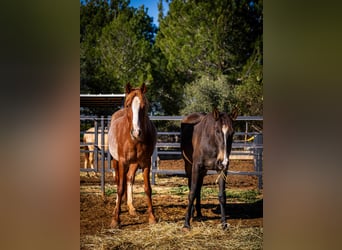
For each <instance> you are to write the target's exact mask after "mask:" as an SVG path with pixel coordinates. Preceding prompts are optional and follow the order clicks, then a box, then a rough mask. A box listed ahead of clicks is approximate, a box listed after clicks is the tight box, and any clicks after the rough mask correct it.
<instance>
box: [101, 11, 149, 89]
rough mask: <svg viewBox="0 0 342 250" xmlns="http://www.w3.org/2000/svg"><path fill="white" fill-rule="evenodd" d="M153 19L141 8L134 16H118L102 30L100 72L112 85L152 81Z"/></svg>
mask: <svg viewBox="0 0 342 250" xmlns="http://www.w3.org/2000/svg"><path fill="white" fill-rule="evenodd" d="M153 33H154V30H153V26H152V20H151V18H150V17H148V16H147V14H146V12H145V11H144V9H143V7H142V8H140V9H139V10H137V11H134V12H133V13H127V12H126V13H119V15H118V16H117V18H116V19H114V20H113V21H112V22H111V23H110V24H109V25H107V26H106V27H105V28H104V29H103V33H102V36H101V38H100V43H99V46H98V49H99V52H100V54H101V57H102V60H103V65H102V70H103V72H104V73H105V74H106V75H108V77H110V78H111V79H113V81H114V82H116V83H118V84H119V85H121V86H124V85H125V84H126V83H127V82H131V83H132V84H140V83H142V82H151V81H152V79H153V77H152V74H151V64H150V60H151V57H152V54H151V48H152V42H153V41H152V37H153Z"/></svg>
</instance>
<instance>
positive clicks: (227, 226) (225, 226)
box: [222, 223, 230, 230]
mask: <svg viewBox="0 0 342 250" xmlns="http://www.w3.org/2000/svg"><path fill="white" fill-rule="evenodd" d="M229 227H230V225H229V223H223V224H222V229H223V230H228V229H229Z"/></svg>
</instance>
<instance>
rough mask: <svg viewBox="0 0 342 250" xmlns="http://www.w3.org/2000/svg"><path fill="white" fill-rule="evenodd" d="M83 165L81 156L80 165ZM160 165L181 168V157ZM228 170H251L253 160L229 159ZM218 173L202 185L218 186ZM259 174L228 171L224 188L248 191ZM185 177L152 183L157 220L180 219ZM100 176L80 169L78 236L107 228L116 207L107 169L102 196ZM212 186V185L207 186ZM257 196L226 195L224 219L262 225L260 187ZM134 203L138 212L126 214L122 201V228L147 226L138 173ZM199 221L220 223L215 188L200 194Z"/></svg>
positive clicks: (251, 225) (183, 208)
mask: <svg viewBox="0 0 342 250" xmlns="http://www.w3.org/2000/svg"><path fill="white" fill-rule="evenodd" d="M82 167H83V162H82V157H81V168H82ZM159 168H160V169H183V160H181V159H179V160H161V161H160V165H159ZM229 168H230V170H236V171H254V169H253V162H252V161H247V160H232V161H231V162H230V166H229ZM216 179H217V175H210V176H206V177H205V178H204V186H203V187H204V188H208V190H215V189H216V190H217V191H218V185H217V184H216V183H215V180H216ZM257 183H258V178H257V177H256V176H246V175H243V176H242V175H229V176H228V179H227V186H226V190H228V191H229V190H237V191H241V190H244V191H246V190H247V191H248V190H257ZM186 186H187V179H186V178H185V177H171V176H165V175H164V176H161V175H159V176H157V177H156V185H153V186H152V193H153V196H152V202H153V207H154V212H155V216H156V218H157V221H158V222H159V223H161V222H170V223H173V222H175V223H182V222H183V221H184V215H185V211H186V206H187V193H188V191H187V189H186ZM100 187H101V184H100V178H99V177H98V176H88V175H87V174H86V173H84V172H81V173H80V234H81V240H82V238H84V237H87V236H89V235H96V234H98V233H100V232H101V231H103V230H106V229H108V228H109V225H110V222H111V218H112V213H113V210H114V207H115V198H116V195H115V192H116V185H115V183H114V181H113V177H112V176H111V174H110V173H108V174H107V175H106V186H105V188H106V195H105V197H102V195H101V190H100ZM210 188H211V189H210ZM257 193H258V194H257V200H256V201H254V202H241V201H238V200H236V199H227V205H226V214H227V222H228V223H229V224H231V225H239V226H242V227H261V228H262V227H263V190H259V191H257ZM133 204H134V206H135V208H136V211H137V216H135V217H131V216H129V214H128V210H127V206H126V204H125V202H124V204H123V205H122V213H121V215H120V218H121V223H122V229H127V230H137V229H141V228H145V227H147V226H148V219H147V214H146V210H147V204H146V197H145V194H144V191H143V180H142V177H141V174H137V176H136V181H135V185H134V201H133ZM202 214H203V216H204V217H203V219H202V221H193V222H192V225H196V223H206V224H208V225H209V224H210V225H211V224H213V225H216V224H219V223H220V209H219V202H218V199H217V192H216V193H213V194H209V195H206V196H205V197H202Z"/></svg>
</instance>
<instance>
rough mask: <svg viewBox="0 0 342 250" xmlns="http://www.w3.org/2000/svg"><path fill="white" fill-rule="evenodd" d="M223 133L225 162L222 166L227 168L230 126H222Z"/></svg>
mask: <svg viewBox="0 0 342 250" xmlns="http://www.w3.org/2000/svg"><path fill="white" fill-rule="evenodd" d="M222 132H223V137H224V156H223V162H222V165H223V166H225V167H227V164H228V161H229V159H228V155H227V132H228V126H227V125H223V126H222Z"/></svg>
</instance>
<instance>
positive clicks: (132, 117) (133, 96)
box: [125, 83, 148, 140]
mask: <svg viewBox="0 0 342 250" xmlns="http://www.w3.org/2000/svg"><path fill="white" fill-rule="evenodd" d="M146 91H147V88H146V85H145V83H143V84H142V85H141V86H140V87H139V88H132V86H131V85H130V84H129V83H128V84H127V85H126V98H125V110H126V114H127V117H128V120H129V123H130V133H131V138H132V139H133V140H139V139H141V136H142V133H143V129H144V128H143V127H142V126H143V124H144V119H145V117H146V116H147V109H148V102H147V99H146V97H145V93H146Z"/></svg>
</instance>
